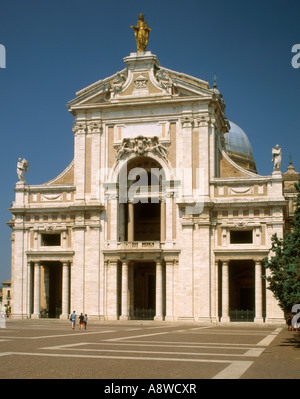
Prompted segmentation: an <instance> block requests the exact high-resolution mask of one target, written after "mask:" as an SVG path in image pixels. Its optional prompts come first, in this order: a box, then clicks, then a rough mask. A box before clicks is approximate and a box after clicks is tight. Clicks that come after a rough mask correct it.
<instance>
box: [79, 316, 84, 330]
mask: <svg viewBox="0 0 300 399" xmlns="http://www.w3.org/2000/svg"><path fill="white" fill-rule="evenodd" d="M83 322H84V316H83V314H82V313H80V316H79V328H80V330H82V326H83Z"/></svg>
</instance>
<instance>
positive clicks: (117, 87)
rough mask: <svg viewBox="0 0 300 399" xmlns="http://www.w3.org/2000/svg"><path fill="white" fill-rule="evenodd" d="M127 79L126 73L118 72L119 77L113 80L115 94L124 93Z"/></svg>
mask: <svg viewBox="0 0 300 399" xmlns="http://www.w3.org/2000/svg"><path fill="white" fill-rule="evenodd" d="M126 79H127V77H126V75H125V74H124V73H120V72H117V77H116V78H115V79H114V80H113V82H112V85H111V90H112V92H113V93H114V94H117V93H120V92H121V91H122V89H123V86H124V83H125V82H126Z"/></svg>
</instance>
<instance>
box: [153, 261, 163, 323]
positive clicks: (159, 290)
mask: <svg viewBox="0 0 300 399" xmlns="http://www.w3.org/2000/svg"><path fill="white" fill-rule="evenodd" d="M162 283H163V276H162V264H161V261H160V260H158V261H157V262H156V280H155V294H156V300H155V308H156V309H155V317H154V320H163V315H162V300H163V284H162Z"/></svg>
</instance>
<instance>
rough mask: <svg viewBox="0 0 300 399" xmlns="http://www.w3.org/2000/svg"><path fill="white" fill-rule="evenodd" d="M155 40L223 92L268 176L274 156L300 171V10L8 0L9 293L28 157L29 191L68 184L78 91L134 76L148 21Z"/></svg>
mask: <svg viewBox="0 0 300 399" xmlns="http://www.w3.org/2000/svg"><path fill="white" fill-rule="evenodd" d="M140 12H142V13H143V14H144V16H145V19H146V21H147V22H148V25H149V26H150V28H151V29H152V30H151V33H150V39H149V44H148V48H147V50H150V51H151V52H152V53H153V54H156V55H157V56H158V59H159V61H160V64H161V65H162V66H164V67H167V68H170V69H173V70H176V71H179V72H184V73H187V74H189V75H192V76H195V77H198V78H201V79H204V80H207V81H209V82H210V84H211V85H212V84H213V77H214V73H216V74H217V83H218V89H219V90H220V92H221V93H222V94H223V98H224V101H225V103H226V114H227V117H228V119H229V120H232V121H233V122H235V123H236V124H238V125H239V126H240V127H241V128H242V129H243V130H244V131H245V132H246V133H247V135H248V137H249V139H250V142H251V144H252V148H253V153H254V158H255V161H256V166H257V169H258V173H259V174H262V175H270V174H271V173H272V163H271V158H272V156H271V150H272V147H274V146H275V145H276V144H279V145H280V146H281V147H282V150H283V163H282V170H283V171H285V170H286V168H287V166H288V164H289V160H290V156H291V158H292V161H293V165H294V166H295V168H296V170H298V171H300V159H299V156H298V152H299V148H300V145H299V144H300V134H299V133H300V132H299V128H300V124H299V115H300V113H299V106H300V68H299V69H295V68H293V67H292V64H291V60H292V57H293V56H294V54H292V52H291V49H292V46H293V45H294V44H297V43H300V28H299V15H300V3H299V0H285V1H281V0H251V1H250V0H239V1H236V0H214V1H202V0H185V1H182V0H181V1H178V0H161V1H156V0H152V1H143V0H140V1H135V0H133V1H131V0H128V1H126V2H124V1H119V0H115V1H112V2H107V1H102V0H85V1H82V0H51V1H49V0H47V1H46V0H26V1H25V0H0V44H2V45H4V46H5V49H6V68H5V69H4V68H2V69H0V132H1V147H0V168H1V169H0V170H1V173H0V183H1V194H2V195H1V196H0V249H1V258H0V282H3V281H5V280H7V279H9V278H10V228H9V227H8V226H7V225H6V222H7V221H9V220H10V217H11V215H10V212H9V211H8V208H9V207H10V205H11V203H12V201H13V199H14V190H13V189H14V187H15V183H16V182H17V174H16V164H17V160H18V158H19V157H25V158H26V159H27V160H28V161H29V163H30V168H29V172H28V173H27V175H26V180H27V182H28V184H40V183H44V182H46V181H48V180H50V179H52V178H54V177H55V176H57V175H58V174H59V173H60V172H61V171H62V170H63V169H64V168H65V167H66V166H67V165H68V164H69V163H70V161H71V160H72V159H73V132H72V125H73V117H72V115H70V114H69V112H68V110H67V108H66V104H67V102H68V101H69V100H71V99H73V98H74V97H75V92H76V91H78V90H80V89H82V88H84V87H86V86H88V85H90V84H91V83H93V82H95V81H98V80H99V79H103V78H105V77H107V76H110V75H112V74H113V73H115V72H117V71H120V70H121V69H123V68H124V66H125V64H124V62H123V58H124V57H126V56H127V55H129V54H130V53H131V52H135V51H136V44H135V39H134V34H133V30H132V29H130V28H129V26H130V25H135V24H136V22H137V20H138V15H139V13H140Z"/></svg>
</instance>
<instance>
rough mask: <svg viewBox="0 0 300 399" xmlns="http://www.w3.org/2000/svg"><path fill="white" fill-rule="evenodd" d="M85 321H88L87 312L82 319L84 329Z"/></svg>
mask: <svg viewBox="0 0 300 399" xmlns="http://www.w3.org/2000/svg"><path fill="white" fill-rule="evenodd" d="M87 321H88V318H87V314H85V315H84V320H83V324H84V329H85V330H86V326H87Z"/></svg>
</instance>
